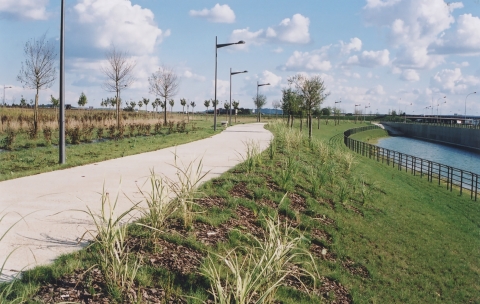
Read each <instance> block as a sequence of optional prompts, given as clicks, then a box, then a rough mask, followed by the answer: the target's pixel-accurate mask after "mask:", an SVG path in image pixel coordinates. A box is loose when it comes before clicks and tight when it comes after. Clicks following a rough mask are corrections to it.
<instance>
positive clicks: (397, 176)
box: [0, 123, 480, 303]
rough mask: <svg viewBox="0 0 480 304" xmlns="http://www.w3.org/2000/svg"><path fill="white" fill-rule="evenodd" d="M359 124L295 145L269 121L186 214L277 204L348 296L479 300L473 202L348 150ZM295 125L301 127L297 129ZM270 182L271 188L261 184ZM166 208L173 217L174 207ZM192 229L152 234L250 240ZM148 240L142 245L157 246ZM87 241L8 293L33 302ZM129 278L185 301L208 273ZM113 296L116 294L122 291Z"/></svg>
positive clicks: (82, 261)
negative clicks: (251, 151)
mask: <svg viewBox="0 0 480 304" xmlns="http://www.w3.org/2000/svg"><path fill="white" fill-rule="evenodd" d="M359 126H362V124H359V123H357V124H354V123H342V124H341V125H340V126H334V125H333V124H329V125H321V128H320V131H318V130H316V129H314V133H313V134H314V141H313V142H311V143H309V142H308V140H301V141H300V144H299V146H295V145H296V144H297V143H295V142H293V141H295V137H282V136H280V135H281V134H278V133H276V132H278V129H275V128H273V129H272V130H273V131H274V133H275V135H276V137H275V139H276V141H277V140H278V141H277V142H276V143H275V147H276V150H275V153H272V151H269V149H267V150H266V151H265V152H263V153H262V155H261V161H256V162H255V163H254V164H253V165H252V164H250V163H248V162H246V163H244V164H240V165H238V166H237V167H236V168H234V169H232V170H230V171H228V172H227V173H225V174H223V175H222V176H221V177H220V178H217V179H215V180H212V181H209V182H206V183H205V184H204V185H203V186H202V187H201V188H200V189H199V190H200V191H201V192H203V193H204V195H205V196H209V197H217V198H220V199H223V200H224V201H225V204H224V207H223V208H217V207H215V208H204V207H201V206H193V211H196V212H201V213H195V215H194V221H201V222H203V223H210V224H211V225H213V226H219V225H221V224H224V223H226V222H228V221H229V220H231V219H233V218H236V217H237V215H236V214H235V210H236V208H237V207H238V206H244V207H246V208H248V209H250V210H252V212H253V214H254V215H255V217H256V221H257V222H258V223H259V224H260V225H262V226H263V227H264V228H265V221H264V220H262V214H263V215H267V214H268V215H274V214H275V213H276V212H277V211H278V212H279V213H280V214H281V215H283V216H286V217H288V218H290V219H291V220H296V221H297V222H298V226H297V229H298V231H299V232H298V233H302V234H304V236H305V238H304V239H303V241H302V242H300V243H299V246H300V247H301V248H302V249H305V250H307V249H308V248H309V247H310V246H311V245H312V244H317V245H321V246H323V247H325V248H326V249H327V252H329V253H334V254H335V256H336V257H335V259H334V261H331V260H329V259H323V258H320V257H316V258H315V262H316V265H317V266H316V270H317V271H318V272H319V273H320V275H321V276H323V277H327V278H329V280H334V281H337V282H338V283H339V284H341V285H343V286H345V287H346V288H347V290H348V291H349V294H350V295H351V297H352V300H353V302H354V303H479V302H480V285H479V284H478V282H479V278H480V252H479V248H480V239H479V238H478V233H479V231H480V230H479V227H480V204H479V203H478V202H474V201H471V200H470V198H469V196H459V195H458V193H455V192H448V191H445V189H443V188H442V187H439V186H437V185H436V184H435V183H433V184H432V183H429V182H428V181H427V180H426V179H421V178H420V177H418V176H417V177H415V176H412V175H411V174H409V173H405V172H400V171H398V170H395V169H392V168H390V167H388V166H385V165H383V164H381V163H378V162H376V161H374V160H371V159H368V158H365V157H362V156H360V155H356V154H352V152H350V151H348V150H347V149H346V148H345V147H344V146H343V131H344V130H346V129H349V128H354V127H359ZM302 134H304V135H306V134H307V130H306V128H304V130H303V132H302ZM360 134H361V133H360ZM283 140H290V141H292V143H291V146H292V147H293V146H294V147H295V148H292V149H290V150H289V149H286V148H285V147H286V145H285V142H282V141H283ZM319 141H321V142H324V144H321V143H319ZM319 151H320V152H319ZM289 161H290V162H292V163H293V161H294V162H295V166H296V167H295V170H293V171H294V172H293V173H292V174H291V176H288V183H286V184H285V185H282V184H283V183H282V178H283V177H282V173H283V172H284V171H285V170H287V171H288V170H289V167H288V162H289ZM290 169H291V167H290ZM312 170H314V171H315V172H319V176H321V177H318V178H321V179H322V180H321V182H319V181H315V176H313V175H312ZM321 174H323V175H321ZM272 182H273V184H275V185H276V187H277V188H276V189H273V190H272V189H271V188H269V187H271V184H272ZM239 184H245V189H246V190H247V192H248V193H249V195H248V197H234V196H232V195H231V191H232V189H233V188H234V187H235V186H236V185H239ZM320 184H321V188H319V189H315V191H313V190H314V189H312V185H320ZM269 185H270V186H269ZM282 186H284V187H285V188H288V189H292V191H293V193H295V194H296V195H297V196H296V197H297V198H298V197H302V198H303V199H304V200H305V206H304V210H299V209H298V208H297V207H296V206H295V204H294V201H293V198H292V197H291V196H289V195H287V196H286V197H285V198H284V196H285V189H282ZM100 187H101V185H99V189H100ZM265 201H271V202H273V205H277V208H272V207H269V205H265V204H261V202H265ZM174 216H175V217H176V218H178V219H181V214H177V215H174ZM325 219H331V220H333V221H334V225H327V224H325ZM194 229H195V228H193V230H189V231H188V232H187V235H186V236H181V235H179V234H175V233H173V234H172V233H161V236H160V237H161V238H163V239H167V240H169V241H171V242H173V243H176V244H181V245H183V246H184V247H187V248H191V249H195V250H198V251H199V252H203V253H204V256H205V257H206V256H207V255H206V253H207V252H213V253H216V254H220V255H223V256H224V255H225V253H226V252H229V251H230V250H233V249H235V248H248V246H249V245H252V244H255V242H252V240H251V239H249V238H248V237H247V235H248V233H249V232H251V230H250V229H249V228H248V227H237V229H236V230H233V231H230V233H229V234H228V240H227V241H226V242H224V243H219V244H217V245H216V246H208V245H205V244H202V243H200V242H199V241H198V240H196V238H195V236H194V232H195V230H194ZM315 229H317V230H321V231H324V232H325V233H327V234H328V235H329V236H330V238H331V242H329V241H326V240H318V239H315V238H314V237H313V233H314V231H316V230H315ZM129 233H130V235H134V236H135V237H137V238H140V239H144V240H149V241H148V242H152V240H151V237H152V234H151V231H149V230H148V229H147V228H145V227H140V226H131V227H130V228H129ZM145 242H147V241H145ZM148 242H147V243H148ZM148 244H150V245H147V247H146V249H145V250H160V251H161V248H158V247H156V246H154V245H153V244H151V243H148ZM95 250H96V248H95V246H92V247H90V248H89V249H88V250H82V251H80V252H77V253H73V254H70V255H67V256H63V257H61V258H59V259H58V260H57V261H56V262H55V263H54V264H53V265H52V266H49V267H39V268H36V269H34V270H31V271H28V272H26V273H25V275H24V276H23V277H22V280H21V281H19V282H17V283H15V286H14V293H13V294H12V297H14V296H19V295H26V298H27V303H35V301H34V300H33V298H34V297H33V295H34V293H35V290H36V289H38V288H39V286H41V285H44V284H46V283H48V282H55V280H56V279H58V278H60V277H61V276H62V275H63V274H65V273H71V272H72V271H73V270H74V269H88V268H89V267H91V266H92V265H94V264H95V263H98V260H97V259H98V257H97V255H96V254H95ZM247 252H248V251H247ZM307 260H308V259H307ZM307 260H301V259H300V261H299V262H302V261H303V262H307ZM347 260H350V261H353V262H354V263H355V264H354V265H356V266H361V267H363V269H364V270H366V271H367V273H368V275H367V276H366V277H364V276H360V275H357V274H353V273H351V272H349V271H348V270H347V268H345V267H344V266H343V262H345V261H347ZM205 263H206V260H205V259H204V260H202V264H203V265H206V264H205ZM308 267H314V268H315V266H312V265H310V266H307V269H310V270H313V268H308ZM222 275H225V274H224V273H223V274H222ZM136 283H137V284H139V285H141V286H153V287H161V288H163V289H165V291H166V293H167V294H174V295H187V296H190V297H191V298H187V299H188V301H189V302H191V303H199V302H201V301H204V300H206V299H207V297H208V292H207V291H208V290H209V288H210V285H209V283H208V280H207V279H206V278H205V277H202V276H201V275H200V274H199V273H193V274H188V275H183V274H180V273H176V272H169V271H167V270H166V269H164V268H162V267H154V266H152V265H149V264H148V263H144V264H142V266H141V267H140V269H139V271H138V275H137V279H136ZM306 284H307V285H309V284H310V285H311V283H308V282H307V283H306ZM275 297H276V299H277V300H278V301H279V302H280V303H318V302H321V301H323V302H332V301H334V300H335V296H334V295H333V293H330V294H329V295H328V296H325V295H323V297H322V298H320V297H318V296H316V295H308V294H306V293H304V292H301V291H298V290H295V289H293V288H289V287H284V286H283V287H280V288H279V289H278V291H277V292H276V296H275ZM116 299H117V300H116V301H117V302H122V296H121V294H120V295H117V296H116ZM195 299H197V300H195ZM112 300H113V296H112ZM0 302H1V300H0Z"/></svg>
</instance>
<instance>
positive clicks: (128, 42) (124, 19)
mask: <svg viewBox="0 0 480 304" xmlns="http://www.w3.org/2000/svg"><path fill="white" fill-rule="evenodd" d="M73 14H74V26H72V27H71V28H74V29H75V30H74V31H73V30H71V33H70V37H71V39H69V41H70V43H71V44H72V45H71V47H70V49H71V50H72V52H73V53H74V54H76V55H78V56H79V57H81V56H84V53H83V51H84V50H85V49H86V48H87V47H88V49H91V48H92V47H93V48H94V49H96V50H97V51H98V50H101V54H102V55H103V52H104V51H105V50H107V49H109V48H111V47H112V46H113V45H115V46H116V47H117V48H118V49H120V50H122V51H126V52H129V53H130V54H132V55H144V54H149V53H152V52H153V51H154V48H155V46H156V45H157V44H159V43H161V42H162V40H163V39H164V38H165V37H167V36H169V35H170V31H169V30H166V31H162V30H161V29H160V28H158V26H157V25H156V23H155V21H154V14H153V12H152V11H151V10H149V9H145V8H142V7H141V6H139V5H133V4H132V3H131V2H130V1H129V0H127V1H126V0H79V1H78V3H77V4H76V5H75V6H74V9H73ZM139 33H141V34H139ZM90 52H91V51H90ZM97 55H98V54H97Z"/></svg>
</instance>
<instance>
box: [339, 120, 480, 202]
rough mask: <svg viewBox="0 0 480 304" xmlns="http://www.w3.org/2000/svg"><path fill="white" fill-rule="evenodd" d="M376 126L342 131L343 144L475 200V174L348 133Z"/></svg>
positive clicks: (476, 181) (476, 188) (375, 127)
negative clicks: (468, 193) (464, 193)
mask: <svg viewBox="0 0 480 304" xmlns="http://www.w3.org/2000/svg"><path fill="white" fill-rule="evenodd" d="M373 129H379V127H378V126H366V127H360V128H355V129H350V130H347V131H345V132H344V133H343V136H344V137H343V139H344V144H345V146H347V147H348V148H349V149H350V150H352V151H354V152H356V153H358V154H361V155H363V156H365V157H368V158H373V159H376V160H377V161H378V162H382V163H384V164H386V165H387V166H392V167H393V168H397V170H399V171H402V170H405V172H410V173H411V174H413V175H414V176H417V175H418V176H420V177H421V178H423V177H424V176H425V177H426V178H427V179H428V181H430V182H432V183H433V182H435V183H438V185H446V188H447V190H450V191H453V189H454V188H455V189H458V190H459V191H460V195H462V194H463V192H465V191H466V192H470V198H471V199H474V200H475V201H476V200H477V192H478V174H476V173H473V172H470V171H466V170H462V169H458V168H454V167H451V166H447V165H444V164H440V163H437V162H434V161H430V160H427V159H423V158H420V157H415V156H413V155H409V154H404V153H401V152H398V151H394V150H390V149H385V148H381V147H378V146H375V145H372V144H368V143H365V142H362V141H358V140H355V139H352V138H350V135H352V134H355V133H358V132H364V131H368V130H373Z"/></svg>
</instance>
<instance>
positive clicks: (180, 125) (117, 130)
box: [0, 121, 196, 150]
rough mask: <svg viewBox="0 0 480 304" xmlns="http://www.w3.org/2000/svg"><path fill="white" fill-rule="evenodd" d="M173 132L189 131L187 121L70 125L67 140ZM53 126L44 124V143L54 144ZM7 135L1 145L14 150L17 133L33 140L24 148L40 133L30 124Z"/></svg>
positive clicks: (110, 138)
mask: <svg viewBox="0 0 480 304" xmlns="http://www.w3.org/2000/svg"><path fill="white" fill-rule="evenodd" d="M163 130H165V132H166V134H172V133H187V134H188V132H189V131H190V130H189V129H188V128H187V123H186V122H185V121H177V122H175V121H168V123H167V124H162V123H160V122H158V123H155V124H148V123H130V124H126V125H122V124H121V125H120V126H119V127H117V125H115V124H112V125H109V126H107V127H95V126H93V125H87V124H83V125H81V126H75V127H68V126H67V128H66V129H65V135H66V141H67V143H69V144H74V145H76V144H80V143H81V142H85V143H90V142H93V141H94V140H97V141H98V140H119V139H122V138H125V137H135V136H149V135H158V134H164V131H163ZM195 130H196V127H195V124H192V127H191V131H195ZM54 131H56V132H58V129H57V130H54V129H53V128H51V127H49V126H43V128H42V132H41V133H42V135H43V138H44V141H45V143H44V145H45V146H50V145H51V144H52V139H53V134H54ZM5 133H6V136H5V137H4V138H3V139H1V140H0V147H1V148H3V149H6V150H14V149H15V147H16V146H15V143H16V139H17V135H19V134H21V133H25V134H26V137H27V138H28V139H29V140H31V141H32V142H30V143H27V144H26V145H25V146H24V148H34V147H36V146H37V143H36V142H35V141H37V139H38V138H39V133H40V132H38V131H37V132H36V131H35V128H34V127H33V125H32V126H30V127H29V128H27V129H26V130H23V129H20V130H18V131H17V130H14V129H7V130H5Z"/></svg>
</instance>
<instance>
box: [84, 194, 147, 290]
mask: <svg viewBox="0 0 480 304" xmlns="http://www.w3.org/2000/svg"><path fill="white" fill-rule="evenodd" d="M117 202H118V196H117V198H116V199H115V202H114V203H113V204H112V203H111V201H110V197H109V194H108V193H105V190H104V191H103V192H102V196H101V207H102V208H101V211H100V213H99V214H98V213H95V212H94V211H92V210H91V209H90V207H88V206H87V209H88V210H87V211H85V210H81V211H82V212H85V213H86V214H88V215H89V216H90V218H91V219H92V220H93V223H94V225H95V230H87V231H86V232H85V233H84V234H83V236H82V237H81V239H80V241H81V240H82V239H84V238H85V236H86V235H90V236H91V237H92V238H93V241H92V244H91V245H90V246H92V247H93V246H94V247H96V248H97V249H98V250H97V252H98V260H99V261H98V263H99V265H100V268H101V269H102V272H103V274H104V275H105V278H106V280H107V283H108V284H109V288H110V289H113V290H115V289H117V288H120V289H121V290H123V291H129V290H131V288H132V286H133V284H134V280H135V277H136V275H137V271H138V269H139V267H140V260H141V259H140V258H139V257H137V256H132V255H131V254H130V251H129V248H128V246H127V243H126V238H127V223H128V222H130V220H131V219H132V211H134V210H135V209H136V208H137V206H138V204H134V205H133V206H132V207H131V208H129V209H128V210H126V211H124V212H123V213H121V214H120V215H116V212H115V211H116V208H117Z"/></svg>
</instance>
